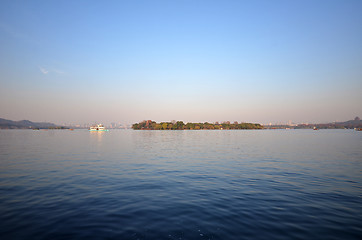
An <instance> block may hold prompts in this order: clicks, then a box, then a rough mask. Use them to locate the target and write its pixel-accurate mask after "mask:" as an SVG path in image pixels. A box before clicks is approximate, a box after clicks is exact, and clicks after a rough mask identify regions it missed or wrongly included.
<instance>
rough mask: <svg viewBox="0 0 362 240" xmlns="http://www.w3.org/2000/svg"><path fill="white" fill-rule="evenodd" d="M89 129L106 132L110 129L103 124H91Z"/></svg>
mask: <svg viewBox="0 0 362 240" xmlns="http://www.w3.org/2000/svg"><path fill="white" fill-rule="evenodd" d="M89 131H92V132H93V131H102V132H105V131H108V129H106V128H105V127H104V126H103V124H97V125H96V126H91V127H90V128H89Z"/></svg>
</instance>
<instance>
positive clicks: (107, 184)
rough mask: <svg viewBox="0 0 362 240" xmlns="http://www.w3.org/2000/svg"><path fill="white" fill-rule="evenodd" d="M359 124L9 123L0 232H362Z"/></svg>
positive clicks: (259, 235)
mask: <svg viewBox="0 0 362 240" xmlns="http://www.w3.org/2000/svg"><path fill="white" fill-rule="evenodd" d="M361 146H362V135H361V132H357V131H353V130H320V131H313V130H258V131H257V130H254V131H253V130H251V131H247V130H244V131H243V130H230V131H225V130H224V131H218V130H213V131H207V130H204V131H134V130H112V131H110V132H88V131H86V130H75V131H67V130H64V131H60V130H59V131H55V130H53V131H32V130H2V131H0V159H1V160H0V238H1V239H222V240H227V239H361V237H362V223H361V219H362V204H361V203H362V174H361V172H362V171H361V170H362V162H361V159H362V148H361Z"/></svg>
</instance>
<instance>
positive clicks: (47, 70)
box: [39, 67, 65, 75]
mask: <svg viewBox="0 0 362 240" xmlns="http://www.w3.org/2000/svg"><path fill="white" fill-rule="evenodd" d="M39 70H40V72H41V73H42V74H44V75H46V74H48V73H52V72H53V73H57V74H65V72H63V71H62V70H59V69H56V68H50V69H46V68H43V67H39Z"/></svg>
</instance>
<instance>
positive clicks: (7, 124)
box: [0, 118, 59, 129]
mask: <svg viewBox="0 0 362 240" xmlns="http://www.w3.org/2000/svg"><path fill="white" fill-rule="evenodd" d="M58 127H59V126H57V125H55V124H54V123H48V122H32V121H29V120H21V121H12V120H8V119H4V118H0V129H27V128H58Z"/></svg>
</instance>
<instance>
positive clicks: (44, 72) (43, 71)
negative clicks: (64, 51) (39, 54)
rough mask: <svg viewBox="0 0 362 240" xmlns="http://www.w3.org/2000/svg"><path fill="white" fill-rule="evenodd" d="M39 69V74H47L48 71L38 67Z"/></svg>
mask: <svg viewBox="0 0 362 240" xmlns="http://www.w3.org/2000/svg"><path fill="white" fill-rule="evenodd" d="M39 69H40V72H41V73H42V74H44V75H45V74H48V73H49V71H48V70H46V69H45V68H42V67H39Z"/></svg>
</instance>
